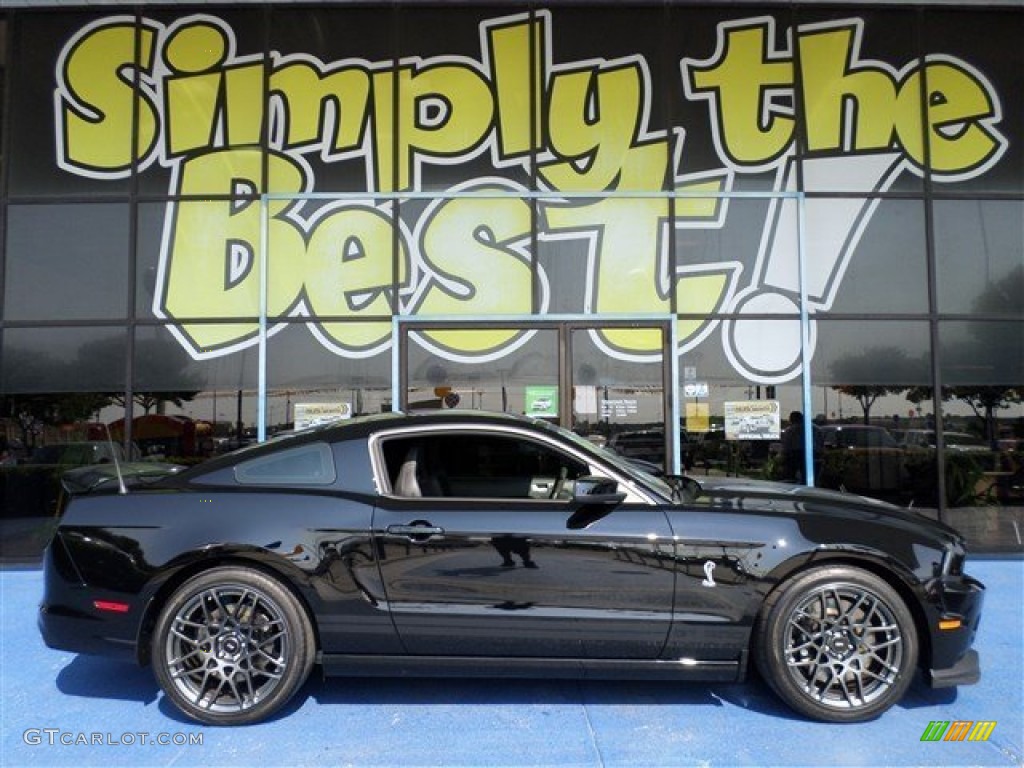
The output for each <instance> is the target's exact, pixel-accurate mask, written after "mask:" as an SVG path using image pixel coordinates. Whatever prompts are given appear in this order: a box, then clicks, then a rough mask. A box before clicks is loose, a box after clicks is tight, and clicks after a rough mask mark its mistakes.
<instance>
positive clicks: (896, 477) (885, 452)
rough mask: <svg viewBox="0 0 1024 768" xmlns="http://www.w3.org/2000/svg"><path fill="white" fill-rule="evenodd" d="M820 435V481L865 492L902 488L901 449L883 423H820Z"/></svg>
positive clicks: (896, 490)
mask: <svg viewBox="0 0 1024 768" xmlns="http://www.w3.org/2000/svg"><path fill="white" fill-rule="evenodd" d="M821 436H822V443H823V444H824V446H825V450H824V454H825V455H824V457H823V461H822V470H821V478H820V482H821V484H822V485H824V486H826V487H829V488H845V489H847V490H850V491H856V492H858V493H867V494H872V493H898V492H899V491H901V490H902V489H903V488H904V486H905V482H904V480H905V478H904V471H905V470H904V465H903V455H904V451H903V449H902V448H901V447H900V445H899V443H897V442H896V440H895V439H894V438H893V436H892V435H890V434H889V431H888V430H887V429H885V427H877V426H872V425H869V424H841V425H836V424H833V425H826V426H823V427H821Z"/></svg>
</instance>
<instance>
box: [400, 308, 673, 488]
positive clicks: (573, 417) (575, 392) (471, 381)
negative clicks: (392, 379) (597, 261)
mask: <svg viewBox="0 0 1024 768" xmlns="http://www.w3.org/2000/svg"><path fill="white" fill-rule="evenodd" d="M397 328H398V333H397V365H398V371H397V376H398V378H397V382H398V386H397V398H396V404H397V407H398V408H399V409H401V410H406V411H408V410H416V409H422V408H444V409H452V408H462V409H472V410H484V411H499V412H503V413H515V414H522V415H526V416H531V417H534V418H541V419H546V420H549V421H551V422H552V423H555V424H560V425H561V426H563V427H566V428H568V429H572V430H573V431H575V432H576V433H577V434H579V435H582V436H584V437H587V438H588V439H590V440H593V441H594V442H595V443H597V444H600V445H606V446H608V447H610V448H612V449H613V450H615V451H616V452H618V453H620V454H622V455H624V456H626V457H627V458H630V459H633V460H635V461H637V462H639V463H641V464H642V463H643V462H646V463H647V464H648V465H649V468H650V469H652V470H658V471H669V472H672V471H675V470H676V469H678V462H677V461H675V460H674V457H675V455H676V451H677V445H678V439H679V438H678V434H677V428H678V427H677V426H675V425H678V414H677V413H676V412H675V411H673V408H672V401H671V393H672V392H673V391H674V385H673V381H674V380H673V372H672V371H671V370H670V368H669V366H666V365H665V361H666V360H671V359H672V356H671V354H670V351H671V349H672V336H671V332H672V321H671V320H670V319H667V318H666V319H656V320H653V319H652V320H648V319H643V320H610V319H608V320H600V321H598V320H595V319H593V318H589V317H588V318H575V317H574V318H571V319H565V318H552V317H547V318H537V319H524V320H521V321H520V320H516V321H503V322H501V323H495V322H486V321H475V322H474V321H462V320H459V321H454V320H436V321H434V320H430V319H426V318H423V319H420V318H414V319H409V320H407V321H402V320H400V321H399V322H398V326H397ZM670 425H672V426H670Z"/></svg>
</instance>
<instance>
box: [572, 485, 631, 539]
mask: <svg viewBox="0 0 1024 768" xmlns="http://www.w3.org/2000/svg"><path fill="white" fill-rule="evenodd" d="M625 498H626V494H624V493H619V484H618V483H616V482H615V481H614V480H609V479H608V478H606V477H595V476H593V475H587V476H586V477H578V478H576V482H575V485H574V487H573V494H572V500H573V502H574V503H575V504H576V505H578V508H577V509H576V511H575V512H573V513H572V515H570V516H569V519H568V520H567V521H566V524H565V527H566V528H568V529H569V530H570V531H580V530H583V529H584V528H587V527H589V526H591V525H593V524H594V523H596V522H597V521H598V520H601V519H603V518H604V517H606V516H607V515H609V514H611V511H612V510H613V509H615V507H617V506H618V505H619V504H621V503H622V502H623V500H625Z"/></svg>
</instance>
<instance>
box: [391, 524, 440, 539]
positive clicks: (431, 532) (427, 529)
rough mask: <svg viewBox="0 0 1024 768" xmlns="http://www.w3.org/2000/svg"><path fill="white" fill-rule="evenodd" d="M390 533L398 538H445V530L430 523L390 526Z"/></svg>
mask: <svg viewBox="0 0 1024 768" xmlns="http://www.w3.org/2000/svg"><path fill="white" fill-rule="evenodd" d="M387 531H388V533H391V534H394V535H396V536H408V537H409V538H413V539H428V538H430V537H431V536H443V535H444V528H439V527H438V526H436V525H430V524H429V523H413V524H411V525H389V526H388V527H387Z"/></svg>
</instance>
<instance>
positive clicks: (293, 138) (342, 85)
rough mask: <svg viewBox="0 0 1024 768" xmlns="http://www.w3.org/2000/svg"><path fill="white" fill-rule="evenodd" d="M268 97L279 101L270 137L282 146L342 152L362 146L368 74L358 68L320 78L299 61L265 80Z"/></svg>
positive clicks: (348, 68)
mask: <svg viewBox="0 0 1024 768" xmlns="http://www.w3.org/2000/svg"><path fill="white" fill-rule="evenodd" d="M270 95H271V97H272V98H274V97H276V98H278V99H280V105H281V111H280V113H279V114H278V115H277V116H276V117H277V119H279V120H280V125H278V126H276V128H277V131H276V133H277V134H278V135H279V137H280V143H281V145H282V146H283V147H285V148H289V149H291V148H296V147H298V148H302V147H305V146H310V145H322V146H323V147H324V148H325V149H327V150H329V151H331V152H344V151H346V150H351V149H355V148H356V147H358V146H359V145H360V144H361V143H362V141H363V136H364V135H365V132H366V123H367V119H368V116H369V114H368V111H367V110H368V106H369V103H370V75H369V73H368V72H366V71H365V70H364V69H361V68H357V67H347V68H344V69H339V70H337V71H334V72H331V73H329V74H324V73H322V72H320V71H318V70H317V69H316V68H314V67H313V66H312V65H311V64H308V63H305V62H297V63H290V64H287V65H285V66H282V67H280V68H279V69H276V70H274V72H273V73H272V74H271V75H270ZM328 105H332V106H333V114H332V117H331V118H329V117H328Z"/></svg>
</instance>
